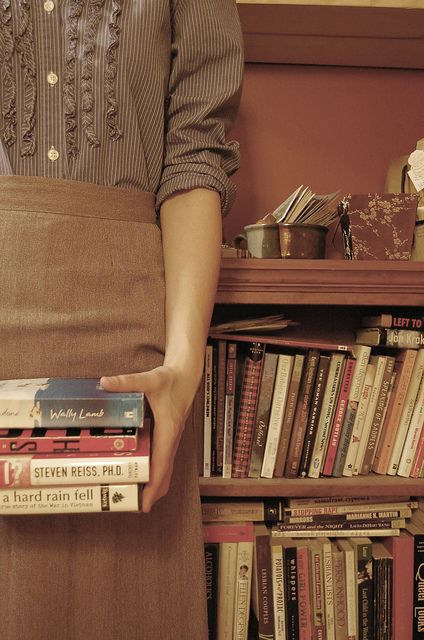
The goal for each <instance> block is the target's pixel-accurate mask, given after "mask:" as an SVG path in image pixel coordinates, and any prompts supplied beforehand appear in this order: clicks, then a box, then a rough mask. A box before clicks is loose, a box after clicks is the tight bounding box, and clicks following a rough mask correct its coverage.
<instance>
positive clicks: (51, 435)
mask: <svg viewBox="0 0 424 640" xmlns="http://www.w3.org/2000/svg"><path fill="white" fill-rule="evenodd" d="M138 433H139V431H138V429H137V428H136V427H121V428H119V427H117V428H115V427H113V428H111V429H108V428H102V427H92V428H91V429H80V428H79V427H72V428H70V429H42V428H40V427H38V428H35V429H0V455H2V454H11V455H14V456H16V455H22V454H28V453H89V452H105V453H106V452H113V451H134V449H135V448H136V446H137V438H138Z"/></svg>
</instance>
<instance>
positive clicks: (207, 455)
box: [203, 344, 213, 478]
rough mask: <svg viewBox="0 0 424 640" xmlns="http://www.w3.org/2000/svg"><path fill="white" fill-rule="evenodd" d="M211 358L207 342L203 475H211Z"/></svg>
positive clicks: (210, 346) (210, 347)
mask: <svg viewBox="0 0 424 640" xmlns="http://www.w3.org/2000/svg"><path fill="white" fill-rule="evenodd" d="M212 358H213V347H212V345H210V344H208V345H207V346H206V352H205V407H204V419H203V477H204V478H210V477H211V463H212Z"/></svg>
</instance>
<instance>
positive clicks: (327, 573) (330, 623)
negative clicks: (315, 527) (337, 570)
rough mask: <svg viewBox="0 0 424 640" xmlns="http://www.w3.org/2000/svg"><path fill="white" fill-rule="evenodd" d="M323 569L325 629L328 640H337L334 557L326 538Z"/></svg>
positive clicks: (323, 545) (323, 551) (323, 549)
mask: <svg viewBox="0 0 424 640" xmlns="http://www.w3.org/2000/svg"><path fill="white" fill-rule="evenodd" d="M322 568H323V580H324V599H325V628H326V632H327V640H336V631H335V622H334V583H333V556H332V549H331V542H330V540H329V539H328V538H324V539H323V541H322Z"/></svg>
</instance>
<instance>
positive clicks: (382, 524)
mask: <svg viewBox="0 0 424 640" xmlns="http://www.w3.org/2000/svg"><path fill="white" fill-rule="evenodd" d="M404 526H405V519H404V518H381V519H377V520H376V519H373V520H340V521H334V520H326V521H322V522H319V521H315V522H293V523H288V522H279V523H277V524H276V525H274V528H273V535H274V536H278V534H279V533H280V532H284V533H290V531H307V532H309V531H312V532H313V533H317V532H319V531H322V532H323V535H327V534H326V532H327V531H345V530H351V529H358V530H359V529H362V530H363V531H364V532H366V531H367V530H368V529H399V528H400V527H404ZM328 535H329V534H328Z"/></svg>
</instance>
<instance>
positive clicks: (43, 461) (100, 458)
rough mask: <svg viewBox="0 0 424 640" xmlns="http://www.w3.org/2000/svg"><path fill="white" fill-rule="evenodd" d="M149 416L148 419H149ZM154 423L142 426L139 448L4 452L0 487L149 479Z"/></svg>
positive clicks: (111, 482) (114, 482)
mask: <svg viewBox="0 0 424 640" xmlns="http://www.w3.org/2000/svg"><path fill="white" fill-rule="evenodd" d="M147 421H148V419H146V420H145V422H146V423H147ZM149 456H150V426H149V425H148V424H146V425H145V427H144V428H143V429H141V430H140V434H139V437H138V444H137V448H136V449H135V451H126V452H119V453H116V452H112V453H110V454H109V455H107V454H106V455H105V454H104V453H88V454H81V453H76V454H75V453H64V454H43V453H36V454H33V455H19V456H13V455H8V456H1V455H0V487H1V488H29V487H39V486H51V485H55V486H64V485H76V484H78V485H85V484H97V485H98V484H118V483H119V484H132V483H145V482H148V480H149V466H150V465H149Z"/></svg>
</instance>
